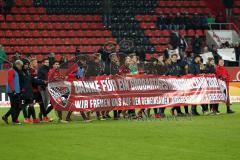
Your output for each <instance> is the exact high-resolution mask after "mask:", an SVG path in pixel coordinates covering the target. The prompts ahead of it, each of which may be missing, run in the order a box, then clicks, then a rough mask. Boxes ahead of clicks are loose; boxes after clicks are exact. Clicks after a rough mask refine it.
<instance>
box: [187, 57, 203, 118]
mask: <svg viewBox="0 0 240 160" xmlns="http://www.w3.org/2000/svg"><path fill="white" fill-rule="evenodd" d="M200 64H201V57H200V56H199V55H196V56H195V57H194V59H193V62H192V64H191V65H190V67H189V74H193V75H198V74H201V70H200ZM191 110H192V115H194V116H199V115H200V114H199V113H198V112H197V105H192V108H191Z"/></svg>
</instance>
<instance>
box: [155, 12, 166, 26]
mask: <svg viewBox="0 0 240 160" xmlns="http://www.w3.org/2000/svg"><path fill="white" fill-rule="evenodd" d="M157 26H158V28H159V29H160V30H164V29H168V25H167V19H166V17H165V16H164V14H163V13H160V16H159V17H158V18H157Z"/></svg>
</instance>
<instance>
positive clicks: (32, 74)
mask: <svg viewBox="0 0 240 160" xmlns="http://www.w3.org/2000/svg"><path fill="white" fill-rule="evenodd" d="M30 74H31V77H32V78H37V69H33V68H30ZM32 89H33V92H39V90H38V85H37V84H33V83H32Z"/></svg>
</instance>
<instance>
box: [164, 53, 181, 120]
mask: <svg viewBox="0 0 240 160" xmlns="http://www.w3.org/2000/svg"><path fill="white" fill-rule="evenodd" d="M177 58H178V55H177V54H176V53H174V54H172V55H171V64H170V65H169V66H168V71H167V75H169V76H181V75H182V67H181V65H180V63H179V61H178V60H177ZM175 110H176V111H177V115H178V116H182V115H183V113H182V111H181V108H180V106H176V107H173V108H172V109H171V113H172V115H175V113H174V111H175Z"/></svg>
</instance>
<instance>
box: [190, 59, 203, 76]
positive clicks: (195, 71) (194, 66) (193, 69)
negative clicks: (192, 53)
mask: <svg viewBox="0 0 240 160" xmlns="http://www.w3.org/2000/svg"><path fill="white" fill-rule="evenodd" d="M189 73H190V74H194V75H196V74H201V70H200V64H197V63H196V62H195V61H193V62H192V64H191V65H190V67H189Z"/></svg>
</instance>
